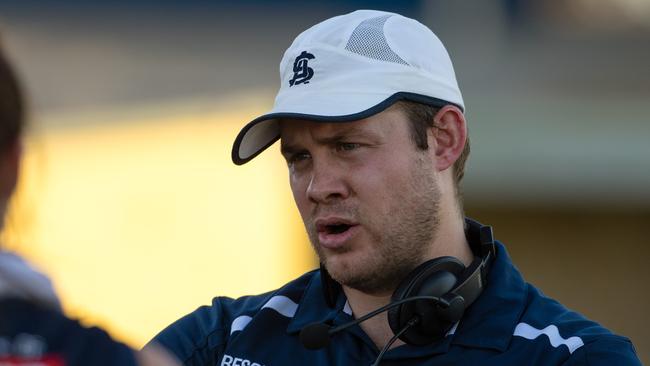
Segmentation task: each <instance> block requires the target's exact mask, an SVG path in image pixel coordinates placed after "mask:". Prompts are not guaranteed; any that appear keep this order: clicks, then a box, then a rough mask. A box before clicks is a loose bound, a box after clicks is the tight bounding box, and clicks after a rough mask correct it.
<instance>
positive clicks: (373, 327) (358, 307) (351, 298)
mask: <svg viewBox="0 0 650 366" xmlns="http://www.w3.org/2000/svg"><path fill="white" fill-rule="evenodd" d="M343 292H345V296H346V297H347V298H348V303H349V304H350V309H352V314H353V315H354V317H355V318H360V317H362V316H364V315H366V314H368V313H369V312H371V311H373V310H375V309H377V308H380V307H382V306H384V305H386V304H388V303H390V299H391V294H390V293H385V294H379V295H372V294H367V293H364V292H361V291H359V290H355V289H353V288H350V287H347V286H343ZM359 326H360V327H361V329H363V331H364V332H365V333H366V334H367V335H368V337H370V339H371V340H372V342H373V343H374V344H375V346H376V347H377V349H381V348H383V347H384V345H385V344H386V343H387V342H388V340H389V339H390V338H391V337H392V336H393V331H392V330H391V329H390V325H388V314H387V313H386V312H383V313H381V314H378V315H377V316H374V317H372V318H370V319H368V320H366V321H364V322H362V323H360V324H359ZM402 344H404V342H402V341H401V340H397V341H396V342H395V343H393V345H392V346H391V348H394V347H397V346H400V345H402Z"/></svg>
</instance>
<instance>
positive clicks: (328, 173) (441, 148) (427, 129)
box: [155, 10, 640, 366]
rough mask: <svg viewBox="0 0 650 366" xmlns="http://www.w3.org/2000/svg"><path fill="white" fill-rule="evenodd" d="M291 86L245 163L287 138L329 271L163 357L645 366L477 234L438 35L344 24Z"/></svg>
mask: <svg viewBox="0 0 650 366" xmlns="http://www.w3.org/2000/svg"><path fill="white" fill-rule="evenodd" d="M280 72H281V83H282V84H281V87H280V91H279V93H278V95H277V98H276V100H275V106H274V109H273V110H272V111H271V112H270V113H269V114H266V115H264V116H261V117H259V118H257V119H255V120H254V121H252V122H250V123H249V124H248V125H246V126H245V127H244V128H243V129H242V131H241V132H240V133H239V135H238V136H237V139H236V141H235V144H234V147H233V152H232V157H233V161H234V162H235V163H236V164H244V163H246V162H248V161H249V160H251V159H253V158H254V157H255V156H256V155H258V154H259V153H261V152H262V151H263V150H264V149H266V148H267V147H268V146H270V145H271V144H273V143H274V142H275V141H276V140H278V139H280V141H281V151H282V155H283V156H284V158H285V159H286V161H287V165H288V169H289V181H290V185H291V190H292V192H293V196H294V200H295V202H296V205H297V206H298V209H299V211H300V214H301V217H302V220H303V222H304V224H305V227H306V229H307V232H308V234H309V238H310V241H311V243H312V246H313V247H314V249H315V251H316V253H317V254H318V257H319V259H320V261H321V268H320V269H319V270H316V271H313V272H309V273H307V274H305V275H303V276H302V277H300V278H298V279H297V280H295V281H292V282H290V283H288V284H287V285H285V286H284V287H282V288H280V289H278V290H275V291H272V292H269V293H267V294H263V295H257V296H248V297H243V298H240V299H235V300H233V299H229V298H216V299H215V300H214V301H213V304H212V306H211V307H201V308H199V309H198V310H196V311H195V312H193V313H191V314H189V315H187V316H186V317H184V318H182V319H180V320H179V321H177V322H176V323H174V324H172V325H171V326H169V327H168V328H167V329H166V330H164V331H163V332H161V333H160V334H159V335H158V336H157V337H156V338H155V340H157V341H159V342H160V343H161V344H162V345H164V346H166V347H168V348H169V349H170V350H172V352H174V353H175V354H176V356H177V357H178V358H179V359H181V360H182V361H183V362H184V363H185V365H200V366H203V365H221V366H235V365H249V366H251V365H258V366H259V365H266V366H270V365H369V364H373V365H377V364H380V363H381V364H390V365H479V364H480V365H523V364H525V365H601V364H602V365H639V364H640V363H639V360H638V359H637V357H636V355H635V351H634V348H633V346H632V344H631V343H630V341H629V340H628V339H626V338H623V337H620V336H616V335H613V334H612V333H610V332H609V331H608V330H606V329H604V328H603V327H601V326H599V325H598V324H596V323H594V322H591V321H589V320H587V319H585V318H583V317H582V316H581V315H579V314H577V313H575V312H571V311H569V310H567V309H566V308H564V307H563V306H562V305H560V304H559V303H557V302H555V301H554V300H551V299H549V298H546V297H544V296H543V295H542V294H541V293H540V292H539V291H538V290H537V289H535V288H534V287H533V286H532V285H529V284H527V283H525V282H524V280H523V279H522V277H521V275H520V274H519V272H518V271H517V270H516V269H515V267H514V266H513V264H512V263H511V261H510V259H509V257H508V254H507V252H506V249H505V247H504V246H503V245H502V244H500V243H498V242H495V241H494V240H493V239H492V233H491V229H490V228H489V227H487V226H483V225H481V224H479V223H477V222H474V221H472V220H470V219H464V218H463V209H462V204H461V199H460V192H459V187H458V184H459V182H460V180H461V179H462V176H463V170H464V162H465V159H466V158H467V155H468V153H469V143H468V138H467V126H466V123H465V118H464V115H463V109H464V103H463V99H462V96H461V93H460V91H459V89H458V85H457V82H456V78H455V75H454V71H453V67H452V64H451V61H450V59H449V56H448V54H447V52H446V50H445V48H444V46H443V45H442V44H441V43H440V41H439V40H438V38H437V37H436V36H435V35H434V34H433V33H432V32H431V31H430V30H429V29H427V28H426V27H425V26H423V25H422V24H420V23H418V22H416V21H414V20H412V19H408V18H405V17H402V16H400V15H397V14H393V13H385V12H379V11H371V10H362V11H356V12H353V13H350V14H346V15H343V16H339V17H334V18H331V19H328V20H326V21H324V22H322V23H320V24H317V25H315V26H314V27H312V28H310V29H308V30H306V31H305V32H303V33H302V34H300V35H299V36H298V37H297V38H296V39H295V40H294V42H293V44H292V45H291V46H290V47H289V49H288V50H287V51H286V53H285V54H284V57H283V59H282V61H281V63H280ZM375 310H376V311H375ZM355 319H356V320H355Z"/></svg>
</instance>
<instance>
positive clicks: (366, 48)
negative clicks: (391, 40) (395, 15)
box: [345, 14, 408, 65]
mask: <svg viewBox="0 0 650 366" xmlns="http://www.w3.org/2000/svg"><path fill="white" fill-rule="evenodd" d="M391 16H392V15H391V14H388V15H382V16H379V17H375V18H370V19H366V20H364V21H363V22H361V24H359V25H358V26H357V27H356V28H355V29H354V31H353V32H352V35H351V36H350V39H349V40H348V44H347V45H346V46H345V49H346V50H348V51H350V52H354V53H356V54H359V55H362V56H366V57H369V58H372V59H375V60H381V61H388V62H394V63H398V64H402V65H408V63H407V62H406V61H404V60H402V58H401V57H399V56H398V55H397V54H396V53H395V52H394V51H393V50H392V49H391V48H390V46H389V45H388V42H386V36H384V24H385V23H386V20H387V19H388V18H390V17H391Z"/></svg>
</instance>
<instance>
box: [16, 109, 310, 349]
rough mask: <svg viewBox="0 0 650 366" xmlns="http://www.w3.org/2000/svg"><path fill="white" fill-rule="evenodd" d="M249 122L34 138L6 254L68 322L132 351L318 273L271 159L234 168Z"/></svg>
mask: <svg viewBox="0 0 650 366" xmlns="http://www.w3.org/2000/svg"><path fill="white" fill-rule="evenodd" d="M244 104H246V103H244ZM230 110H237V108H231V109H230ZM257 112H259V110H256V109H254V108H253V109H251V108H250V107H248V108H247V113H237V112H234V113H229V114H224V113H221V112H214V111H212V112H209V113H206V114H203V115H190V116H180V117H179V116H170V117H165V118H160V117H159V116H157V115H156V113H154V117H151V116H149V117H147V118H143V119H139V118H138V119H137V120H135V119H131V120H129V119H128V118H127V119H124V118H120V120H119V121H112V122H111V121H110V118H109V123H101V124H94V125H87V124H86V125H84V126H77V127H65V128H58V129H53V130H46V131H42V132H40V133H38V134H36V135H34V136H31V137H30V138H28V140H27V146H26V149H25V151H26V155H25V158H24V164H23V176H22V178H21V184H20V187H19V197H18V199H17V200H16V202H14V205H13V207H12V211H13V212H12V214H11V215H10V217H11V218H12V222H13V225H11V222H10V223H9V225H10V226H11V227H10V228H9V229H10V230H9V234H10V235H9V236H10V237H11V238H10V239H9V241H11V242H14V243H16V242H19V244H18V245H17V250H18V251H19V252H21V253H23V254H24V255H25V256H27V257H28V258H29V259H30V260H32V261H34V262H35V263H36V264H38V265H39V266H40V267H41V268H42V269H44V270H45V272H46V273H48V274H49V275H50V276H51V277H52V279H53V281H54V283H55V286H56V288H57V290H58V292H59V294H60V295H61V297H62V300H63V302H64V307H65V308H66V311H67V312H68V313H69V314H71V315H73V316H75V317H79V318H81V319H82V320H83V321H84V322H85V323H86V324H93V325H101V326H103V327H105V328H107V329H108V330H109V331H110V332H111V333H112V334H113V335H115V336H117V337H118V338H120V339H122V340H125V341H126V342H128V343H129V344H131V345H132V346H135V347H140V346H142V345H143V344H144V343H145V342H146V341H147V340H149V339H150V338H151V337H152V336H154V335H155V334H156V333H157V332H158V331H160V330H161V329H162V328H164V327H165V326H166V325H168V324H170V323H171V322H172V321H174V320H176V319H178V318H179V317H181V316H182V315H184V314H186V313H188V312H190V311H192V310H194V309H195V308H196V307H197V306H199V305H201V304H207V303H209V302H210V300H211V299H212V298H213V297H214V296H217V295H227V296H232V297H236V296H241V295H245V294H251V293H259V292H265V291H268V290H272V289H274V288H277V287H279V286H280V285H282V284H283V283H285V282H286V281H288V280H290V279H291V278H294V277H296V276H298V275H300V274H301V273H303V272H304V271H306V270H309V269H310V268H313V267H314V266H315V261H314V259H313V255H312V253H311V249H310V248H309V245H308V240H307V238H306V236H305V234H304V230H303V228H302V224H301V221H300V218H299V216H298V214H297V210H296V209H295V207H294V204H293V200H292V198H291V194H290V190H289V189H288V183H287V178H286V177H287V174H286V166H285V164H284V162H283V161H282V158H281V156H280V154H279V152H278V151H277V146H275V147H274V148H272V149H271V150H275V151H269V152H267V153H265V154H262V155H261V156H260V157H259V158H257V159H256V160H255V161H254V162H252V163H250V164H247V165H245V166H243V167H236V166H234V165H233V164H232V163H231V161H230V148H231V144H232V141H233V140H234V136H235V135H236V133H237V132H238V131H239V128H241V126H242V125H243V122H245V121H246V120H248V119H250V117H251V116H252V115H253V114H255V113H257ZM145 115H146V114H145ZM14 247H16V245H15V244H14Z"/></svg>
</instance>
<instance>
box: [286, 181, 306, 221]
mask: <svg viewBox="0 0 650 366" xmlns="http://www.w3.org/2000/svg"><path fill="white" fill-rule="evenodd" d="M289 185H290V186H291V193H292V194H293V200H294V202H295V203H296V206H297V207H298V211H300V214H301V215H302V216H303V218H304V213H305V212H306V209H307V204H308V203H309V199H308V198H307V184H306V183H305V182H304V180H301V179H298V178H296V177H295V176H291V175H290V176H289Z"/></svg>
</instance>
